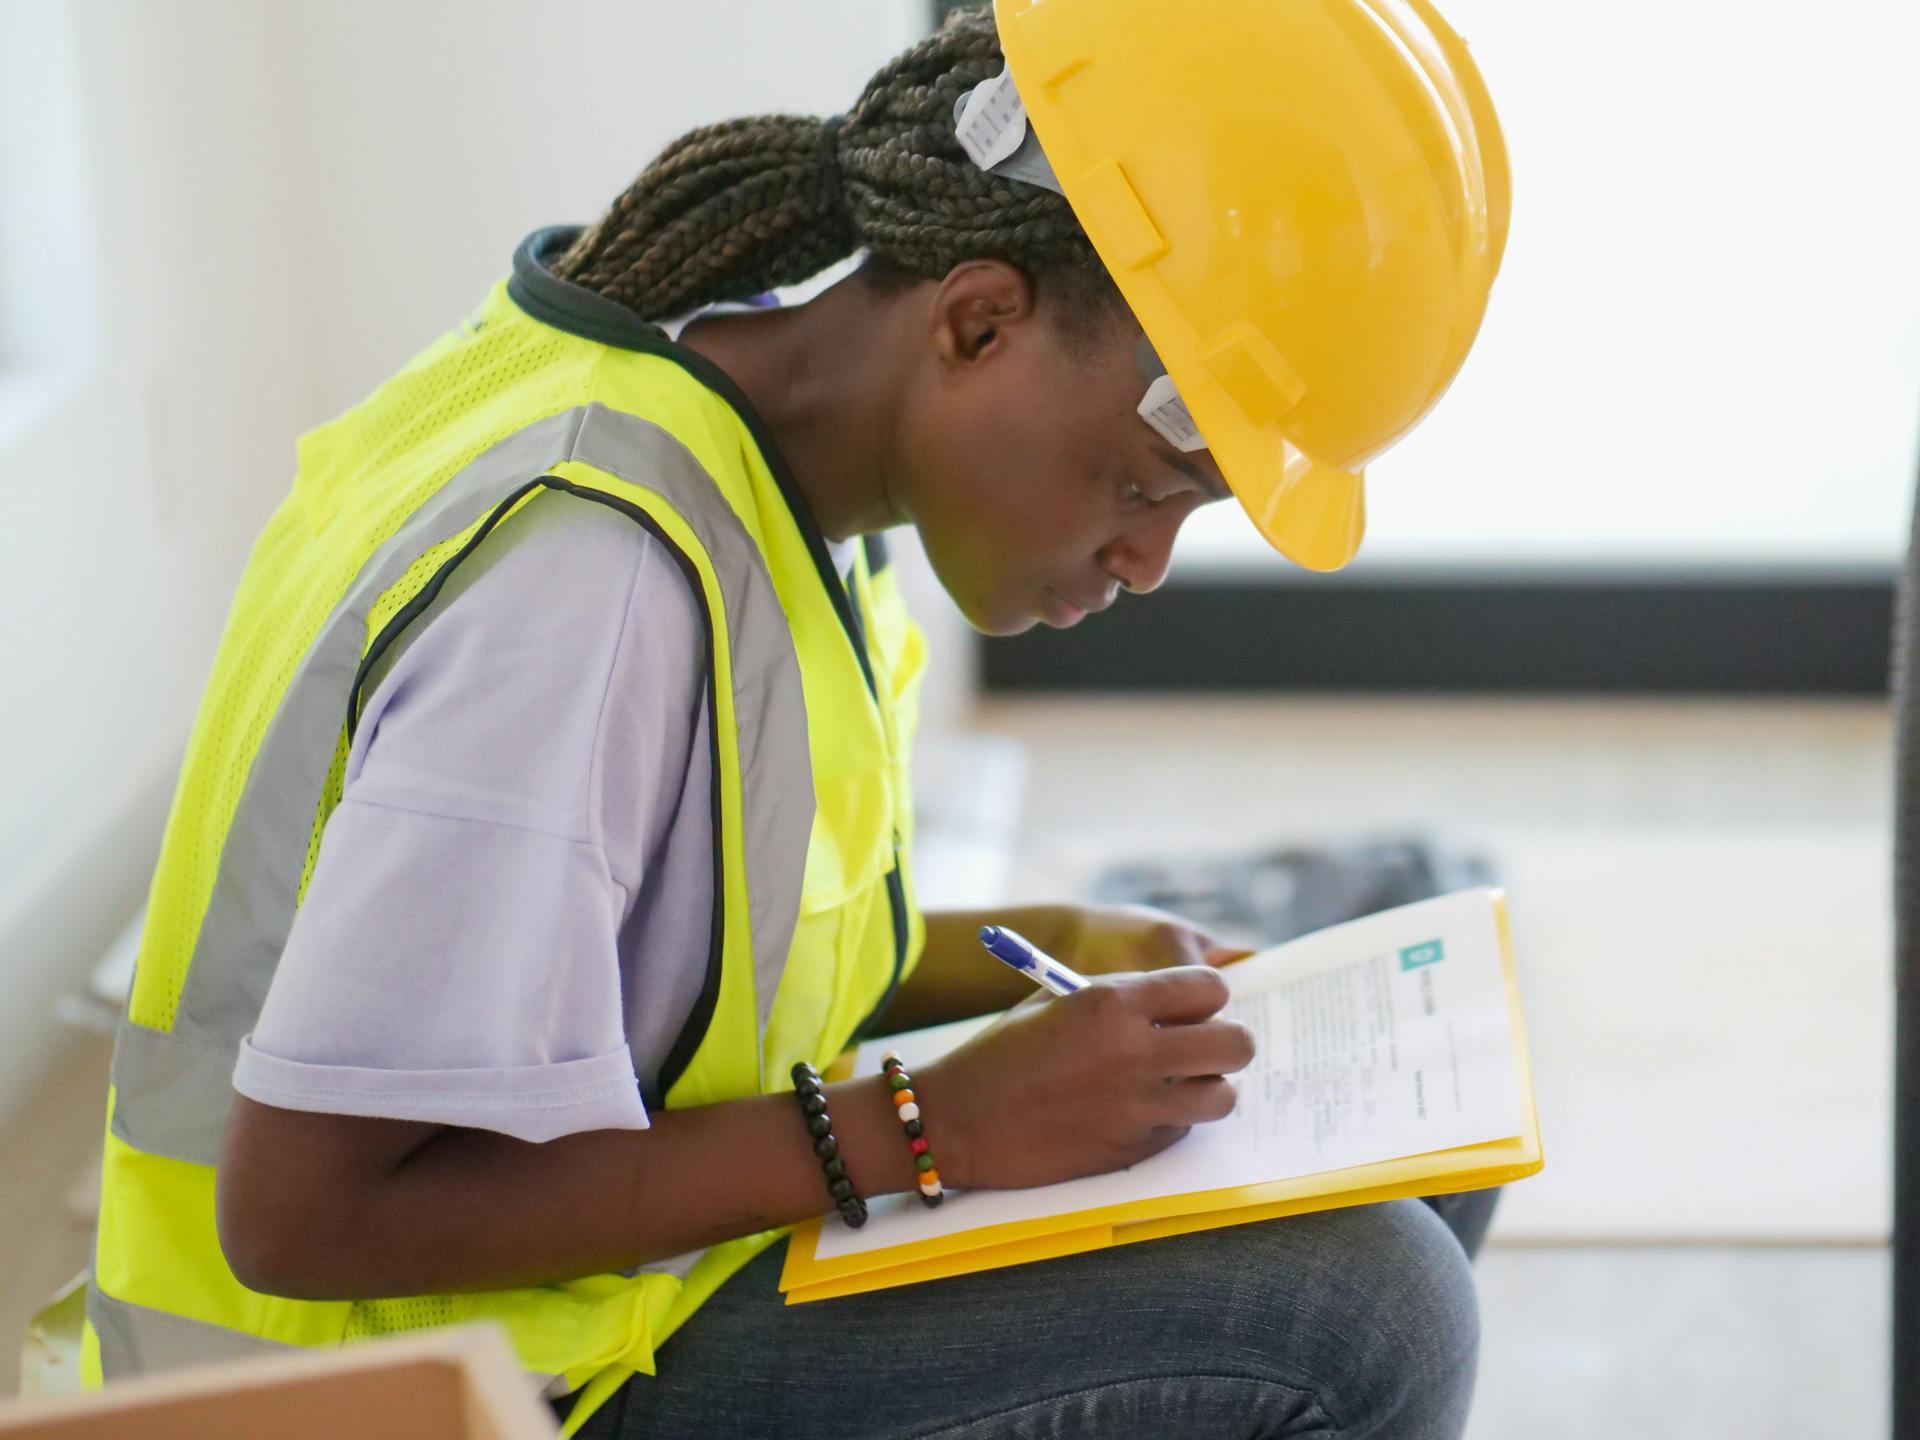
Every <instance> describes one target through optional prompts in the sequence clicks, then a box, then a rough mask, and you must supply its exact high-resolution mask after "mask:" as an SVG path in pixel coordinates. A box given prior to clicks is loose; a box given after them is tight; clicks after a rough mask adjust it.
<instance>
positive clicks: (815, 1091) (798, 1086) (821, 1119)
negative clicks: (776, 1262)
mask: <svg viewBox="0 0 1920 1440" xmlns="http://www.w3.org/2000/svg"><path fill="white" fill-rule="evenodd" d="M793 1094H794V1098H795V1099H796V1100H798V1101H799V1102H800V1113H801V1114H802V1115H803V1116H804V1117H805V1118H806V1122H807V1135H808V1137H809V1138H810V1139H811V1140H812V1141H813V1153H814V1154H815V1155H818V1156H819V1157H820V1169H821V1172H822V1173H823V1174H824V1175H825V1176H826V1177H827V1194H829V1195H831V1196H832V1197H833V1204H834V1208H835V1209H837V1210H838V1211H839V1212H840V1218H841V1219H842V1220H844V1221H845V1222H846V1223H847V1225H848V1226H849V1227H850V1228H852V1229H854V1230H858V1229H859V1228H860V1227H861V1226H862V1225H864V1224H866V1223H867V1202H866V1201H864V1200H862V1199H861V1198H860V1197H859V1196H858V1195H856V1194H855V1193H854V1190H853V1181H851V1180H849V1179H848V1178H847V1162H846V1161H844V1160H842V1159H841V1158H840V1142H839V1141H838V1140H836V1139H834V1138H833V1117H831V1116H830V1115H828V1114H827V1092H826V1087H825V1086H824V1085H822V1084H821V1083H820V1072H819V1071H818V1070H815V1069H814V1068H813V1066H811V1065H809V1064H807V1062H806V1061H804V1060H802V1061H800V1063H799V1064H797V1065H795V1066H794V1067H793Z"/></svg>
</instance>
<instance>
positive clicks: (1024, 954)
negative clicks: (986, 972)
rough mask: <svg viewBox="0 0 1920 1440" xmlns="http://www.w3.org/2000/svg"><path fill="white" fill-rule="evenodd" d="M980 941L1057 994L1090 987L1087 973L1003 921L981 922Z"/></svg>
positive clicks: (997, 956)
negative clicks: (1066, 962) (1062, 959)
mask: <svg viewBox="0 0 1920 1440" xmlns="http://www.w3.org/2000/svg"><path fill="white" fill-rule="evenodd" d="M980 943H981V944H982V945H984V946H986V947H987V953H988V954H990V955H992V956H993V957H994V959H996V960H1004V961H1005V962H1006V963H1007V964H1009V965H1011V966H1012V967H1013V968H1014V969H1016V970H1018V971H1019V972H1020V973H1021V974H1022V975H1025V976H1026V977H1027V978H1028V979H1029V980H1031V981H1033V983H1034V984H1036V985H1038V986H1039V987H1040V988H1041V989H1042V990H1051V991H1052V992H1053V993H1054V994H1056V995H1071V994H1072V993H1073V992H1074V991H1076V990H1084V989H1086V988H1087V977H1086V976H1084V975H1080V974H1077V973H1075V972H1074V971H1072V970H1070V969H1068V968H1067V967H1066V966H1065V965H1062V964H1061V963H1060V962H1059V961H1058V960H1056V959H1054V958H1053V957H1052V956H1051V955H1049V954H1047V952H1046V951H1044V950H1041V949H1037V948H1036V947H1035V946H1034V945H1033V944H1032V943H1031V942H1029V941H1028V940H1027V938H1026V937H1025V936H1024V935H1021V934H1019V933H1018V932H1016V931H1013V930H1009V929H1007V928H1006V926H1004V925H982V926H981V927H980Z"/></svg>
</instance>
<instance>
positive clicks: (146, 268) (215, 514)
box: [0, 0, 963, 1119]
mask: <svg viewBox="0 0 1920 1440" xmlns="http://www.w3.org/2000/svg"><path fill="white" fill-rule="evenodd" d="M927 14H928V10H927V7H926V6H925V5H923V4H920V3H918V0H819V3H809V4H807V5H804V6H799V5H787V4H779V3H775V0H725V3H721V0H707V3H702V4H700V5H697V6H667V5H652V4H635V3H626V0H621V3H614V0H592V3H584V0H573V3H543V4H539V5H535V4H531V3H524V4H523V3H504V0H480V3H455V0H410V3H407V4H404V5H392V4H386V3H372V0H338V3H327V4H313V3H301V0H172V3H169V4H166V5H152V4H145V3H140V0H4V3H0V16H3V17H4V18H0V95H4V96H5V97H7V98H5V99H0V126H4V127H5V137H4V139H0V187H5V188H0V264H4V265H5V267H6V272H7V274H8V275H9V276H10V277H12V281H13V283H12V284H11V285H10V286H9V287H8V288H7V289H6V290H4V291H0V335H4V336H7V337H10V340H11V342H12V343H11V344H8V343H4V342H0V487H4V491H5V498H6V503H5V507H4V511H0V513H3V514H4V517H5V520H4V525H0V627H3V628H0V674H4V676H5V677H6V678H5V680H4V682H0V684H4V699H5V703H4V704H0V797H3V798H0V1119H3V1118H4V1115H5V1113H6V1111H7V1110H8V1109H9V1108H11V1106H12V1105H13V1104H15V1103H17V1101H18V1100H19V1098H20V1097H21V1096H22V1094H23V1093H25V1087H26V1086H27V1085H29V1084H30V1082H31V1079H32V1077H33V1076H35V1075H36V1074H37V1073H38V1072H39V1071H40V1070H41V1069H42V1068H43V1066H44V1064H45V1062H46V1060H47V1058H48V1056H49V1055H50V1053H51V1052H52V1049H53V1047H54V1046H55V1045H56V1044H57V1043H58V1038H59V1035H58V1029H57V1027H56V1026H54V1025H52V1024H51V1023H49V1018H48V1017H49V1015H50V1012H51V1007H52V1001H53V997H54V996H55V995H56V994H57V993H59V992H60V991H62V990H64V989H72V988H77V987H78V985H79V984H80V983H81V980H82V977H83V976H84V974H85V971H86V969H87V967H88V966H89V965H90V963H91V961H92V960H93V959H94V958H95V957H96V956H97V955H98V953H99V952H100V950H101V949H102V948H103V947H104V945H105V944H106V943H107V941H108V940H109V939H110V938H111V937H112V935H113V934H114V933H115V931H116V930H117V929H118V928H119V926H120V924H121V923H122V922H123V921H124V920H125V918H126V916H127V915H128V913H130V911H131V910H132V908H133V907H134V906H135V905H136V904H137V903H138V901H139V898H140V896H141V895H142V894H143V893H144V888H145V881H146V873H147V871H148V870H149V869H150V867H151V864H152V858H153V853H154V847H155V844H156V841H157V835H158V829H159V826H160V823H161V821H162V819H163V816H164V808H165V804H166V800H167V796H168V794H169V793H170V789H171V784H172V778H173V770H174V766H175V764H176V763H177V758H178V753H179V748H180V746H181V744H182V743H183V741H184V739H185V735H186V732H187V729H188V726H189V725H190V723H191V719H192V714H193V709H194V706H195V704H196V701H197V699H198V696H199V691H200V687H201V685H202V683H203V681H204V678H205V674H206V670H207V667H208V664H209V663H210V660H211V658H212V654H213V649H214V645H215V643H216V641H217V639H218V635H219V630H220V625H221V622H222V619H223V617H224V615H225V611H226V606H227V603H228V599H229V597H230V595H231V591H232V587H233V584H234V582H235V580H236V578H237V576H238V574H239V571H240V569H241V566H242V565H243V563H244V561H245V556H246V552H247V547H248V545H249V543H250V540H251V537H252V536H253V534H254V533H255V532H256V531H257V529H258V527H259V525H260V523H261V522H262V521H263V520H264V518H265V516H266V514H267V513H268V511H269V510H270V509H271V507H272V506H273V505H274V503H275V502H276V501H277V500H278V499H279V497H280V496H281V494H282V493H284V491H285V488H286V486H287V484H288V482H289V479H290V477H291V472H292V466H293V442H294V438H295V437H296V436H297V435H298V434H299V432H300V431H301V430H303V429H305V428H306V427H308V426H310V425H312V424H314V423H316V422H317V421H319V420H322V419H324V418H326V417H327V416H329V415H331V414H333V413H335V412H337V411H338V410H340V409H341V408H343V407H345V406H347V405H349V404H351V403H352V402H353V401H354V400H355V399H356V398H358V397H359V396H360V395H361V394H363V393H365V391H367V390H368V389H369V388H371V387H372V386H373V385H374V384H376V383H377V382H378V381H379V380H380V379H381V378H383V377H384V376H385V375H386V374H387V373H388V372H390V371H391V370H393V369H394V368H395V367H396V366H397V365H399V364H400V363H401V362H402V361H403V360H404V359H405V358H406V357H407V356H408V355H410V354H411V353H412V352H413V351H415V350H416V349H418V348H419V347H420V346H421V345H423V344H425V343H426V342H427V341H429V340H430V339H432V338H433V337H434V336H435V335H436V334H437V333H439V332H440V331H441V330H443V329H445V328H446V327H448V326H449V325H451V324H453V323H454V322H455V321H456V320H458V318H459V317H460V316H461V315H462V314H464V313H465V312H466V311H467V310H468V309H469V308H471V306H472V304H473V303H474V302H475V301H476V300H477V299H478V298H479V296H480V295H481V294H482V293H483V292H484V290H485V288H486V287H487V285H488V284H489V283H491V281H492V280H493V279H495V278H496V277H497V276H499V275H500V274H502V273H504V271H505V268H506V265H507V262H508V260H509V258H510V254H511V251H512V248H513V246H514V244H515V243H516V242H517V241H518V240H519V239H520V238H521V236H522V235H523V234H524V233H525V232H527V231H528V230H531V229H533V228H535V227H536V226H539V225H543V224H549V223H555V222H560V221H584V220H588V219H591V218H592V217H593V216H594V215H595V214H596V213H597V212H598V211H599V210H600V208H601V207H602V206H604V205H605V203H606V202H607V201H608V200H609V199H611V198H612V196H613V195H614V194H615V193H617V192H618V191H619V190H620V189H621V188H623V187H624V186H625V184H626V183H627V182H628V181H629V180H630V179H631V178H632V176H633V175H634V174H635V173H637V172H638V171H639V169H640V168H641V167H642V166H643V165H644V164H645V163H646V161H647V160H648V159H650V158H651V157H652V155H653V154H654V153H655V152H656V151H657V150H658V149H659V148H660V147H661V145H663V144H664V143H665V142H666V141H668V140H669V139H671V138H672V137H673V136H674V135H676V134H678V133H680V132H681V131H683V130H685V129H687V128H689V127H691V126H693V125H695V124H698V123H702V122H706V121H712V120H719V119H725V118H729V117H731V116H734V115H739V114H748V113H756V112H766V111H781V110H794V111H803V112H812V113H826V112H829V111H833V110H838V109H843V108H845V107H846V106H848V105H850V104H851V103H852V102H853V100H854V99H855V98H856V97H857V95H858V94H859V91H860V88H861V86H862V85H863V84H864V83H865V81H866V79H867V78H868V76H869V75H870V74H871V73H872V71H873V70H874V69H875V68H876V67H877V66H878V65H879V64H881V63H882V62H883V61H884V60H886V59H887V58H888V57H889V56H891V55H892V54H893V53H895V52H896V51H898V50H899V49H901V48H903V47H904V46H905V45H906V44H908V43H910V42H911V41H912V40H913V39H915V38H917V36H918V35H919V34H921V33H923V30H924V28H925V26H926V24H927ZM23 267H24V268H23ZM920 583H921V584H922V586H923V587H924V586H925V585H928V584H930V583H931V582H930V581H929V580H927V579H926V577H925V576H924V575H922V576H921V581H920ZM949 676H950V678H947V679H943V680H941V681H940V682H938V683H937V685H936V693H937V694H941V695H949V696H951V695H957V693H958V689H959V687H960V685H961V681H962V679H963V672H962V670H961V668H959V667H955V668H953V669H952V670H951V671H950V672H949Z"/></svg>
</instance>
